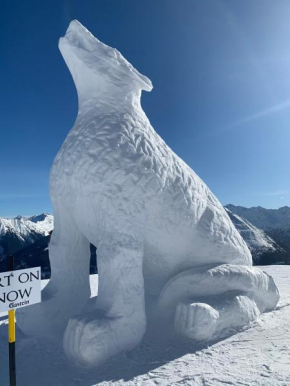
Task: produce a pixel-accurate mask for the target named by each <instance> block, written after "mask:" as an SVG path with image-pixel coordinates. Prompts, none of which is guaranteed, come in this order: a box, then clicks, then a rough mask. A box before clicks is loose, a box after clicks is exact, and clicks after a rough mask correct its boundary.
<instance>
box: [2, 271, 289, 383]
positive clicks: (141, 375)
mask: <svg viewBox="0 0 290 386" xmlns="http://www.w3.org/2000/svg"><path fill="white" fill-rule="evenodd" d="M262 269H263V270H264V271H266V272H267V273H269V274H270V275H272V276H273V278H274V280H275V281H276V283H277V285H278V287H279V290H280V295H281V299H280V301H279V304H278V307H277V309H276V310H275V311H273V312H271V313H266V314H263V315H262V316H260V317H259V319H258V320H257V321H255V322H253V323H252V324H251V326H250V327H249V328H248V329H245V330H242V331H240V332H238V333H237V334H235V335H233V336H231V337H228V338H227V339H225V340H223V341H220V342H217V343H215V344H213V345H212V346H210V347H202V346H200V347H197V346H195V345H194V344H192V343H189V342H188V341H184V342H180V341H179V342H176V341H174V339H173V338H172V339H171V340H169V341H166V342H163V343H162V342H160V341H159V342H156V341H153V342H150V341H148V342H147V343H142V344H141V346H139V347H138V348H136V349H134V350H133V351H131V352H129V353H126V354H121V355H119V356H117V357H115V358H113V359H112V360H111V361H109V362H108V363H107V364H106V365H104V366H103V367H101V368H96V369H94V370H86V369H77V368H76V367H75V366H73V365H72V364H69V363H68V361H67V359H66V358H65V356H64V354H63V352H62V348H61V346H59V347H58V346H57V344H54V343H51V344H50V345H48V344H47V343H45V342H38V341H35V340H29V339H24V338H23V337H22V336H21V333H18V336H17V385H18V386H28V385H29V386H94V385H198V386H199V385H203V386H212V385H214V386H216V385H217V386H218V385H235V386H236V385H247V386H253V385H263V386H276V385H281V386H282V385H283V386H289V385H290V285H289V278H290V266H269V267H262ZM97 280H98V279H97V275H94V276H91V288H92V293H93V295H96V294H97ZM45 284H46V283H45V282H44V285H45ZM59 343H61V342H59ZM0 385H1V386H6V385H8V344H7V316H5V315H3V314H2V315H1V316H0Z"/></svg>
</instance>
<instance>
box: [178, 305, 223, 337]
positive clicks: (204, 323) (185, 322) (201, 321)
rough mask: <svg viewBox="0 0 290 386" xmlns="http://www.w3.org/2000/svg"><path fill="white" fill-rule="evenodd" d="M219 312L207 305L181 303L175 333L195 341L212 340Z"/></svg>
mask: <svg viewBox="0 0 290 386" xmlns="http://www.w3.org/2000/svg"><path fill="white" fill-rule="evenodd" d="M218 319H219V312H218V311H217V310H215V309H214V308H213V307H211V306H210V305H208V304H205V303H187V304H186V303H180V304H178V306H177V308H176V313H175V321H174V326H175V331H176V332H177V333H178V334H180V335H183V336H185V337H187V338H190V339H194V340H199V341H200V340H210V339H212V338H213V336H214V333H215V331H216V326H217V321H218Z"/></svg>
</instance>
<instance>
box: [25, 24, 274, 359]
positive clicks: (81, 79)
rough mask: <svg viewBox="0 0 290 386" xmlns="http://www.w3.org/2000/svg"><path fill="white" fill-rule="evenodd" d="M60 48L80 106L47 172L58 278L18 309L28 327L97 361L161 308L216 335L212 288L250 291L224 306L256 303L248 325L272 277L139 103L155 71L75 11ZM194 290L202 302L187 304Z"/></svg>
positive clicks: (179, 322) (126, 346) (121, 346)
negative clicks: (258, 267)
mask: <svg viewBox="0 0 290 386" xmlns="http://www.w3.org/2000/svg"><path fill="white" fill-rule="evenodd" d="M59 48H60V50H61V53H62V55H63V57H64V60H65V61H66V63H67V65H68V68H69V70H70V72H71V74H72V77H73V79H74V82H75V85H76V88H77V93H78V98H79V111H78V115H77V118H76V122H75V124H74V126H73V128H72V130H71V131H70V133H69V134H68V136H67V138H66V140H65V142H64V144H63V145H62V147H61V149H60V151H59V153H58V155H57V156H56V158H55V160H54V163H53V166H52V169H51V173H50V195H51V199H52V203H53V207H54V214H55V229H54V232H53V234H52V237H51V242H50V246H49V255H50V263H51V271H52V277H51V280H50V282H49V284H48V285H47V287H46V288H45V290H44V291H43V302H42V303H41V304H37V305H35V306H32V307H27V308H23V309H21V310H19V313H18V314H19V315H18V325H19V326H20V328H21V329H22V330H23V331H24V332H25V333H26V334H30V335H39V336H42V337H48V336H51V335H52V336H55V335H57V334H59V335H60V336H63V344H64V349H65V352H66V354H67V356H68V357H69V358H71V359H72V360H74V361H75V362H77V363H79V364H85V365H90V366H95V365H100V364H101V363H103V362H104V361H106V360H108V359H109V358H111V357H112V356H114V355H116V354H118V353H120V352H122V351H124V350H130V349H132V348H134V347H135V346H137V345H138V344H139V343H140V341H141V339H142V337H143V335H144V334H145V332H146V329H147V325H150V323H151V316H152V315H153V316H154V317H153V320H156V318H157V319H160V320H162V317H163V315H162V314H164V315H165V314H168V315H169V316H168V320H167V322H168V324H172V326H173V325H174V319H175V320H176V323H175V325H176V328H177V330H180V331H184V330H185V331H186V329H184V327H183V326H184V325H191V320H195V321H196V325H197V333H195V334H188V336H189V338H191V337H197V338H198V337H199V338H202V339H205V338H207V339H208V338H211V336H212V335H213V333H214V331H219V330H220V328H219V327H217V326H218V324H219V321H220V319H221V318H220V315H221V314H222V310H221V309H219V310H216V309H215V304H214V303H212V304H211V302H210V296H209V295H214V294H215V295H216V296H217V297H218V298H220V299H221V302H224V301H225V300H226V297H227V295H228V292H230V291H233V292H235V295H236V296H241V298H237V297H236V298H233V299H232V301H231V302H229V304H228V306H227V309H228V310H229V314H230V312H231V311H233V313H234V314H235V313H238V312H239V314H240V315H241V313H242V311H241V309H242V308H243V307H244V308H247V309H248V310H249V312H248V314H247V317H244V318H243V322H244V323H247V322H248V321H249V320H251V318H252V315H255V316H257V315H258V314H259V312H262V311H264V310H266V309H272V308H273V307H275V304H276V302H277V299H278V294H277V293H276V297H275V296H274V295H273V293H274V292H275V290H276V287H275V284H274V282H273V281H271V280H270V279H269V278H268V276H267V275H265V274H263V273H262V272H261V273H257V271H251V268H248V267H250V266H251V254H250V251H249V249H248V248H247V245H246V243H245V242H244V241H243V239H242V237H241V236H240V234H239V233H238V231H237V230H236V229H235V227H234V225H233V224H232V222H231V221H230V219H229V217H228V215H227V214H226V212H225V209H224V208H223V206H222V205H221V204H220V202H219V201H218V200H217V198H216V197H215V196H214V195H213V194H212V192H211V191H210V190H209V189H208V187H207V186H206V185H205V183H204V182H203V181H202V180H201V179H200V178H199V177H198V176H197V175H196V174H195V173H194V171H193V170H192V169H191V168H190V167H189V166H188V165H186V164H185V163H184V162H183V161H182V160H181V159H180V158H179V157H178V156H177V155H176V154H175V153H174V152H173V151H172V150H171V149H170V148H169V147H168V146H167V145H166V144H165V142H164V141H163V140H162V139H161V138H160V137H159V136H158V134H157V133H156V132H155V131H154V129H153V127H152V126H151V124H150V122H149V120H148V118H147V117H146V115H145V113H144V111H143V110H142V108H141V91H142V90H146V91H150V90H151V89H152V85H151V82H150V80H149V79H148V78H146V77H145V76H143V75H141V74H140V73H139V72H138V71H137V70H135V69H134V68H133V67H132V65H131V64H129V63H128V62H127V61H126V59H124V58H123V56H122V55H121V54H120V52H118V51H117V50H116V49H113V48H111V47H108V46H106V45H105V44H103V43H101V42H100V41H99V40H98V39H96V38H95V37H93V36H92V35H91V34H90V33H89V32H88V31H87V30H86V29H85V28H84V27H83V26H82V25H81V24H80V23H79V22H77V21H72V22H71V24H70V26H69V28H68V30H67V32H66V34H65V36H64V37H63V38H61V39H60V42H59ZM90 243H91V244H93V245H94V246H96V247H97V254H98V273H99V288H98V297H97V298H93V299H91V300H89V298H90V286H89V258H90ZM205 265H207V267H209V266H210V267H211V268H210V269H209V268H207V269H205V268H204V266H205ZM179 275H181V276H179ZM196 278H198V279H200V280H201V281H202V280H204V282H205V284H206V285H202V283H199V284H198V282H197V279H196ZM183 282H184V283H185V285H184V284H183ZM175 283H177V285H175ZM179 285H180V286H181V288H180V290H177V287H178V286H179ZM259 286H261V288H260V289H259ZM271 286H273V288H272V287H271ZM173 287H174V288H175V289H176V291H172V289H171V288H173ZM246 287H247V288H246ZM197 288H199V289H200V291H199V295H200V296H201V297H202V298H203V299H198V302H197V303H198V305H190V306H189V307H187V306H185V308H184V307H183V308H182V306H180V307H179V304H180V303H182V304H185V301H187V300H188V299H187V296H184V295H186V294H188V295H190V296H191V295H193V294H194V291H195V289H197ZM217 290H218V292H216V291H217ZM252 294H254V295H253V297H252ZM177 295H178V296H177ZM264 297H265V298H266V297H269V300H266V299H264ZM248 299H249V300H248ZM273 299H274V300H273ZM195 301H196V299H194V302H195ZM190 304H193V302H191V303H190ZM255 307H256V308H257V309H256V308H255ZM172 308H175V309H177V311H176V317H175V313H174V311H173V312H171V309H172ZM186 308H188V309H186ZM149 310H150V312H149ZM257 310H259V311H257ZM147 311H148V312H147ZM205 320H207V325H208V329H207V331H206V333H204V335H201V332H200V330H201V327H200V326H201V325H202V323H203V321H205ZM229 324H230V325H233V324H234V323H229ZM223 325H224V324H222V327H223ZM154 328H155V330H157V329H158V323H157V324H156V325H155V327H154ZM157 333H158V334H159V333H160V332H159V331H157ZM185 335H187V334H186V333H185Z"/></svg>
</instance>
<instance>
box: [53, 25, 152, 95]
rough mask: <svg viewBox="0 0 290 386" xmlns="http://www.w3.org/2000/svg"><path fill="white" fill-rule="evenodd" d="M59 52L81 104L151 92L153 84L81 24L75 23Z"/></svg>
mask: <svg viewBox="0 0 290 386" xmlns="http://www.w3.org/2000/svg"><path fill="white" fill-rule="evenodd" d="M59 49H60V51H61V53H62V56H63V58H64V60H65V62H66V64H67V66H68V68H69V70H70V72H71V74H72V77H73V79H74V82H75V85H76V88H77V92H78V96H79V100H80V101H81V100H82V99H83V98H87V97H90V96H91V95H98V96H99V97H101V98H105V97H106V96H107V97H109V98H110V99H112V97H113V95H125V94H126V93H128V92H133V93H134V92H136V93H140V91H141V90H146V91H151V90H152V83H151V81H150V80H149V79H148V78H147V77H146V76H144V75H141V74H140V73H139V72H138V71H137V70H136V69H135V68H134V67H133V66H132V65H131V64H130V63H129V62H128V61H127V60H126V59H125V58H124V57H123V56H122V55H121V54H120V52H119V51H117V50H116V49H115V48H111V47H109V46H107V45H105V44H103V43H102V42H100V41H99V40H98V39H97V38H95V37H94V36H93V35H92V34H91V33H90V32H89V31H88V30H87V29H86V28H85V27H84V26H83V25H82V24H81V23H80V22H78V21H77V20H73V21H72V22H71V23H70V25H69V28H68V30H67V31H66V34H65V36H64V37H62V38H60V40H59Z"/></svg>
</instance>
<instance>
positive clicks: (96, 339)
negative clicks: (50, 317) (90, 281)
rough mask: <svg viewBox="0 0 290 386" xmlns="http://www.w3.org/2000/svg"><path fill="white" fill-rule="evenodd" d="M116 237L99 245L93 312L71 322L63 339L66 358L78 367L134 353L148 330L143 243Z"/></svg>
mask: <svg viewBox="0 0 290 386" xmlns="http://www.w3.org/2000/svg"><path fill="white" fill-rule="evenodd" d="M115 237H116V240H117V241H114V240H112V239H111V238H109V239H106V240H105V241H103V242H101V243H100V244H99V245H98V273H99V292H98V298H97V300H96V303H95V306H94V309H93V311H91V312H90V313H88V314H87V315H82V316H79V317H78V318H73V319H71V320H70V321H69V324H68V326H67V329H66V332H65V335H64V349H65V351H66V353H67V355H68V356H69V357H70V358H71V359H73V360H74V361H76V362H78V363H79V364H84V365H88V366H90V365H91V366H94V365H99V364H100V363H102V362H104V361H105V360H107V359H108V358H110V357H112V356H114V355H116V354H118V353H120V352H121V351H124V350H128V349H132V348H133V347H135V346H136V345H137V344H138V343H139V342H140V341H141V339H142V337H143V334H144V332H145V329H146V316H145V305H144V282H143V273H142V263H143V240H142V241H141V240H139V238H136V237H135V236H134V235H133V236H132V235H124V234H115V235H114V238H115Z"/></svg>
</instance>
